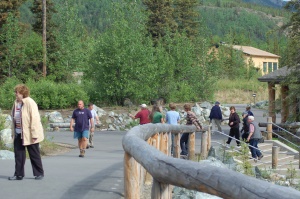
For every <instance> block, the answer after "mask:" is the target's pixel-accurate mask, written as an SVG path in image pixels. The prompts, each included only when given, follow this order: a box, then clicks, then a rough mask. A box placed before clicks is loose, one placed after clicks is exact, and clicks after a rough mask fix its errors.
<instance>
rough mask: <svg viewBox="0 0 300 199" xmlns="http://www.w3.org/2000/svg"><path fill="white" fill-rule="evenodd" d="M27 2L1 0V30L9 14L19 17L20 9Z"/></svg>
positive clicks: (22, 0) (21, 0)
mask: <svg viewBox="0 0 300 199" xmlns="http://www.w3.org/2000/svg"><path fill="white" fill-rule="evenodd" d="M24 1H25V0H1V3H0V29H1V27H2V26H3V24H5V22H6V20H7V17H8V14H9V13H10V12H11V13H13V15H14V16H18V15H19V7H20V5H22V3H23V2H24Z"/></svg>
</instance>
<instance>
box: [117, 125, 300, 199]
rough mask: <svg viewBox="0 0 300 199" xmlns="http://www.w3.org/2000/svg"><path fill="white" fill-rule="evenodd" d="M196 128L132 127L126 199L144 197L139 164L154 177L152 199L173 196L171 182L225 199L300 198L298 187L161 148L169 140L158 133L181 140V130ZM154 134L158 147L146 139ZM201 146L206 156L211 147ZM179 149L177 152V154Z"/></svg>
mask: <svg viewBox="0 0 300 199" xmlns="http://www.w3.org/2000/svg"><path fill="white" fill-rule="evenodd" d="M195 130H196V128H195V127H194V126H185V125H168V124H146V125H141V126H136V127H134V128H132V129H131V130H129V131H128V132H127V134H126V135H125V136H124V137H123V141H122V144H123V148H124V150H125V155H124V186H125V187H124V188H125V192H124V195H125V198H126V199H139V198H141V192H142V186H143V184H144V182H143V181H142V178H141V177H140V176H141V175H143V176H144V175H145V174H144V173H142V172H143V170H141V169H139V168H140V166H139V165H141V166H143V167H144V168H145V170H146V171H147V172H149V173H150V174H151V176H152V177H153V185H152V193H151V198H152V199H170V198H171V189H172V187H171V186H170V185H175V186H180V187H184V188H187V189H191V190H197V191H201V192H205V193H209V194H213V195H217V196H220V197H222V198H225V199H227V198H228V199H229V198H230V199H235V198H236V199H238V198H244V199H247V198H273V199H277V198H278V199H282V198H300V192H298V191H296V190H294V189H291V188H287V187H282V186H279V185H274V184H271V183H269V182H266V181H262V180H258V179H256V178H253V177H249V176H246V175H243V174H241V173H238V172H235V171H232V170H230V169H226V168H219V167H215V166H212V165H208V164H203V163H198V162H194V161H187V160H183V159H178V158H173V157H169V156H167V155H166V154H168V153H166V151H164V152H161V151H159V150H157V149H161V148H160V146H158V145H157V143H165V142H160V141H159V139H160V138H161V136H159V135H158V136H156V138H155V135H157V134H162V132H169V133H175V135H177V136H175V140H177V143H178V138H179V136H178V133H184V132H195ZM201 133H202V139H203V138H204V139H206V138H205V137H208V139H207V140H209V139H210V136H209V135H207V134H208V132H206V131H205V132H201ZM152 136H154V139H153V140H154V141H155V144H153V142H152V145H154V146H155V147H153V146H151V145H149V144H148V143H147V142H146V141H147V140H148V139H149V138H150V137H152ZM165 137H166V138H167V137H169V136H165ZM204 144H205V143H204ZM206 144H207V143H206ZM162 148H163V147H162ZM167 148H169V147H167ZM175 148H176V146H175ZM201 148H202V150H204V151H202V155H203V156H204V157H205V154H206V151H207V147H204V146H203V145H202V146H201ZM163 149H164V148H163ZM167 150H168V149H167ZM205 150H206V151H205ZM177 152H178V151H177ZM177 152H176V151H175V154H176V153H177ZM176 156H177V155H176Z"/></svg>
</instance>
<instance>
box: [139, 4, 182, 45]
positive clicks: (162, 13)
mask: <svg viewBox="0 0 300 199" xmlns="http://www.w3.org/2000/svg"><path fill="white" fill-rule="evenodd" d="M143 3H144V5H145V7H146V11H147V12H148V13H149V17H148V21H147V30H148V32H149V34H150V35H151V37H152V38H153V41H154V42H155V43H156V42H157V40H158V39H160V38H162V37H164V36H165V35H166V33H167V32H175V31H176V29H177V24H176V22H175V20H174V17H173V15H174V8H173V5H172V0H160V1H156V0H143Z"/></svg>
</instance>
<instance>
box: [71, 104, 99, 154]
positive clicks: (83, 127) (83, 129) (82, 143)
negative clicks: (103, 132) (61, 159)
mask: <svg viewBox="0 0 300 199" xmlns="http://www.w3.org/2000/svg"><path fill="white" fill-rule="evenodd" d="M77 107H78V108H77V109H76V110H74V111H73V115H72V119H71V122H70V130H71V131H74V138H75V139H78V146H79V150H80V155H79V157H84V154H85V149H86V147H87V141H88V139H89V131H91V132H94V120H93V116H92V114H91V111H90V110H88V109H86V108H84V103H83V101H82V100H79V101H78V104H77ZM74 122H75V128H74V129H73V124H74ZM89 124H91V125H89Z"/></svg>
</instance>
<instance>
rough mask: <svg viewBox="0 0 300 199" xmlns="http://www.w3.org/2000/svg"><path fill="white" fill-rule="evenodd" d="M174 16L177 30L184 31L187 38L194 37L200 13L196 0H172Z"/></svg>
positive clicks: (197, 32) (196, 32) (197, 28)
mask: <svg viewBox="0 0 300 199" xmlns="http://www.w3.org/2000/svg"><path fill="white" fill-rule="evenodd" d="M174 5H175V12H174V17H175V19H176V22H177V24H178V30H179V32H185V33H186V35H187V36H188V37H189V38H195V37H197V36H198V34H199V28H200V13H199V11H198V10H197V7H198V6H199V5H200V3H199V1H198V0H174Z"/></svg>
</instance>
